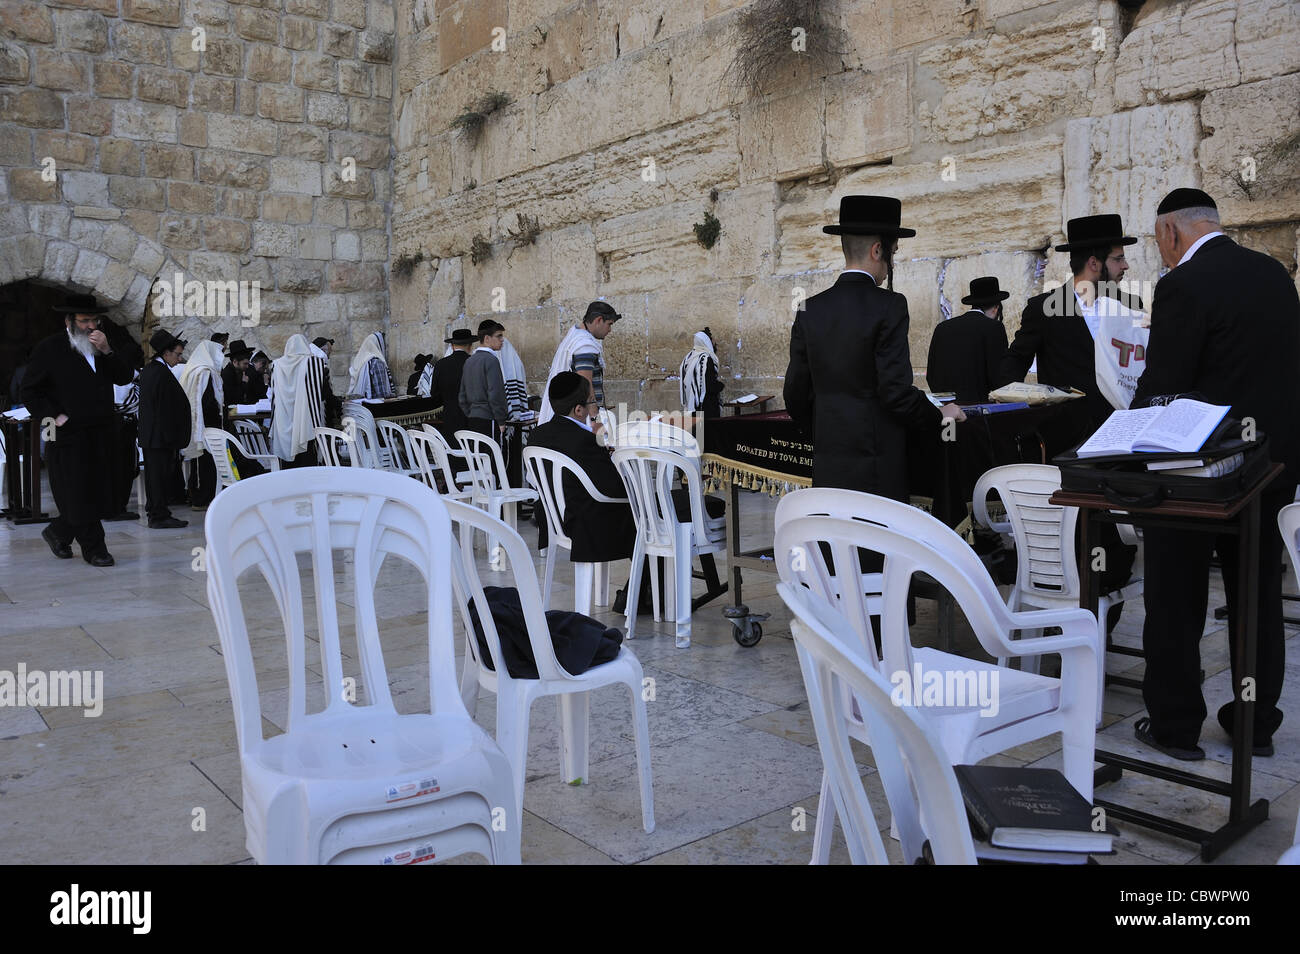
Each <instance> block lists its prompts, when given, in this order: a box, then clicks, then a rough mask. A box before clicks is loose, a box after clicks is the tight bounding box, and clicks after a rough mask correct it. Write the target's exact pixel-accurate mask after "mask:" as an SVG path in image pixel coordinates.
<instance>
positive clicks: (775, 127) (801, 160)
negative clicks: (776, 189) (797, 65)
mask: <svg viewBox="0 0 1300 954" xmlns="http://www.w3.org/2000/svg"><path fill="white" fill-rule="evenodd" d="M821 97H822V89H821V86H820V84H819V85H816V86H813V87H810V88H807V89H803V90H798V91H796V92H793V93H787V94H785V95H781V96H776V97H773V98H771V99H765V100H758V101H750V102H746V103H744V104H743V105H742V106H741V107H740V178H741V181H742V182H746V183H749V182H756V181H761V180H772V179H775V180H778V181H780V180H784V179H798V178H802V177H804V176H807V175H808V174H810V173H812V172H816V171H817V170H818V169H821V168H822V98H821Z"/></svg>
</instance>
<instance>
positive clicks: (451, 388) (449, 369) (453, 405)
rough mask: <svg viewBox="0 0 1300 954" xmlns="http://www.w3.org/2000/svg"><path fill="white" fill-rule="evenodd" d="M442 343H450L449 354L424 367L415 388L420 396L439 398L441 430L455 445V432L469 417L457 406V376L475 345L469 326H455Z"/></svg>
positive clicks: (463, 370) (458, 394)
mask: <svg viewBox="0 0 1300 954" xmlns="http://www.w3.org/2000/svg"><path fill="white" fill-rule="evenodd" d="M443 343H444V344H449V345H451V354H449V355H447V357H445V358H443V359H441V360H440V361H435V362H434V364H433V366H432V367H428V368H425V369H424V374H423V376H422V377H421V378H420V383H419V386H418V389H417V390H418V393H419V394H420V396H421V397H435V398H438V399H439V400H441V401H442V429H441V433H442V435H443V436H444V437H446V438H447V440H449V441H452V442H453V446H454V442H455V439H456V438H455V433H456V432H457V431H460V430H464V429H465V428H467V427H468V426H469V418H467V417H466V416H465V412H464V411H462V410H461V408H460V379H461V375H463V374H464V372H465V362H466V361H468V360H469V353H470V350H471V349H472V348H473V347H474V334H473V332H471V331H470V330H469V329H468V328H457V329H456V330H455V331H453V332H452V333H451V337H450V338H444V339H443Z"/></svg>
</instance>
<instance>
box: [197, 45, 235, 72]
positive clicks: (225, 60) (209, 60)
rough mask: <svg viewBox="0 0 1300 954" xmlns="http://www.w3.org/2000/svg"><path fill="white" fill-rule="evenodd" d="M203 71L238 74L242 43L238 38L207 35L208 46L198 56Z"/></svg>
mask: <svg viewBox="0 0 1300 954" xmlns="http://www.w3.org/2000/svg"><path fill="white" fill-rule="evenodd" d="M200 61H201V63H202V65H203V72H205V73H212V74H216V75H217V76H239V75H240V74H241V73H242V67H243V44H242V43H240V42H239V41H238V40H222V39H214V38H212V37H208V48H207V49H206V50H204V51H203V53H202V54H201V56H200Z"/></svg>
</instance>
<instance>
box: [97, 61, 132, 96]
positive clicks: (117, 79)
mask: <svg viewBox="0 0 1300 954" xmlns="http://www.w3.org/2000/svg"><path fill="white" fill-rule="evenodd" d="M94 66H95V95H96V96H103V97H106V98H108V99H130V98H131V91H132V89H134V88H135V70H134V69H133V68H132V66H131V64H129V63H114V62H112V61H111V60H97V61H96V62H95V64H94Z"/></svg>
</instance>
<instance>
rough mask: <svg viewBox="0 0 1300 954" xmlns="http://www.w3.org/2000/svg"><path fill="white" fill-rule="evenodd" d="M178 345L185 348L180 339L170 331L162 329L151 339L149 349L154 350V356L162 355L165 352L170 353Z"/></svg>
mask: <svg viewBox="0 0 1300 954" xmlns="http://www.w3.org/2000/svg"><path fill="white" fill-rule="evenodd" d="M177 345H180V346H181V347H182V348H183V347H185V342H184V341H181V339H180V338H177V337H176V336H175V335H174V334H172V333H171V332H170V331H163V330H162V329H161V328H159V329H158V330H157V331H155V332H154V333H153V334H152V335H151V336H150V337H149V347H150V348H153V353H154V354H162V353H163V352H164V351H170V350H171V349H172V348H175V347H176V346H177Z"/></svg>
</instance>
